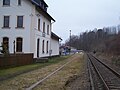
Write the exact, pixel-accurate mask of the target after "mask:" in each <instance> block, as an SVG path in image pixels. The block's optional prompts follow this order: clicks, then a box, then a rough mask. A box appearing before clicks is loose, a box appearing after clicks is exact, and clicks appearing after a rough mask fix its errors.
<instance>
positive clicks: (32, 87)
mask: <svg viewBox="0 0 120 90" xmlns="http://www.w3.org/2000/svg"><path fill="white" fill-rule="evenodd" d="M72 61H73V60H70V61H68V62H67V63H65V64H63V65H62V66H61V67H59V68H58V69H56V70H55V71H53V72H52V73H50V74H48V75H47V76H46V77H44V78H43V79H41V80H39V81H38V82H36V83H34V84H32V85H31V86H29V87H28V88H26V89H25V90H33V89H34V88H35V87H37V86H38V85H40V84H41V83H42V82H44V81H45V80H46V79H48V78H50V77H51V76H53V75H54V74H55V73H57V72H58V71H60V70H61V69H63V68H64V67H65V66H66V65H68V64H69V63H71V62H72Z"/></svg>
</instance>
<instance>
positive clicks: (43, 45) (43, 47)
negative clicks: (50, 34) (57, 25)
mask: <svg viewBox="0 0 120 90" xmlns="http://www.w3.org/2000/svg"><path fill="white" fill-rule="evenodd" d="M44 43H45V41H44V40H43V42H42V53H44Z"/></svg>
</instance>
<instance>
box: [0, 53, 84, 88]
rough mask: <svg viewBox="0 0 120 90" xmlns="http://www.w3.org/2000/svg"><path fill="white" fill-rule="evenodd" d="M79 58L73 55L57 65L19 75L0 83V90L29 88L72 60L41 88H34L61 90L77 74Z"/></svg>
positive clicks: (79, 64)
mask: <svg viewBox="0 0 120 90" xmlns="http://www.w3.org/2000/svg"><path fill="white" fill-rule="evenodd" d="M80 58H82V56H81V55H80V54H79V55H78V54H77V55H73V56H71V57H70V58H68V59H66V60H63V61H61V62H59V63H56V64H52V65H49V66H46V67H44V68H41V69H37V70H34V71H31V72H28V73H25V74H22V75H19V76H17V77H15V78H12V79H9V80H6V81H3V82H0V90H25V88H27V87H29V86H30V85H32V84H33V83H36V82H37V81H38V80H41V79H42V78H44V77H45V76H47V75H48V74H50V73H51V72H53V71H54V70H56V69H58V68H59V67H60V66H62V65H63V64H65V63H66V62H68V61H70V60H73V61H72V62H71V63H70V64H68V65H67V66H65V68H63V69H62V70H61V71H59V72H58V73H56V74H55V75H54V76H53V77H51V78H49V79H47V81H45V82H44V83H42V85H41V86H38V87H37V88H36V89H37V90H57V89H58V90H63V89H64V85H65V83H66V81H67V80H68V79H69V77H71V76H73V75H75V74H78V73H79V71H80V67H81V59H80Z"/></svg>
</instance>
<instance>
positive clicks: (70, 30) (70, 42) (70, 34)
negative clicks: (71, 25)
mask: <svg viewBox="0 0 120 90" xmlns="http://www.w3.org/2000/svg"><path fill="white" fill-rule="evenodd" d="M70 47H71V30H70Z"/></svg>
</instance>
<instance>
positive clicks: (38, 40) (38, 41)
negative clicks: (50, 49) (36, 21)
mask: <svg viewBox="0 0 120 90" xmlns="http://www.w3.org/2000/svg"><path fill="white" fill-rule="evenodd" d="M39 44H40V39H37V57H39V49H40V47H39Z"/></svg>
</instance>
